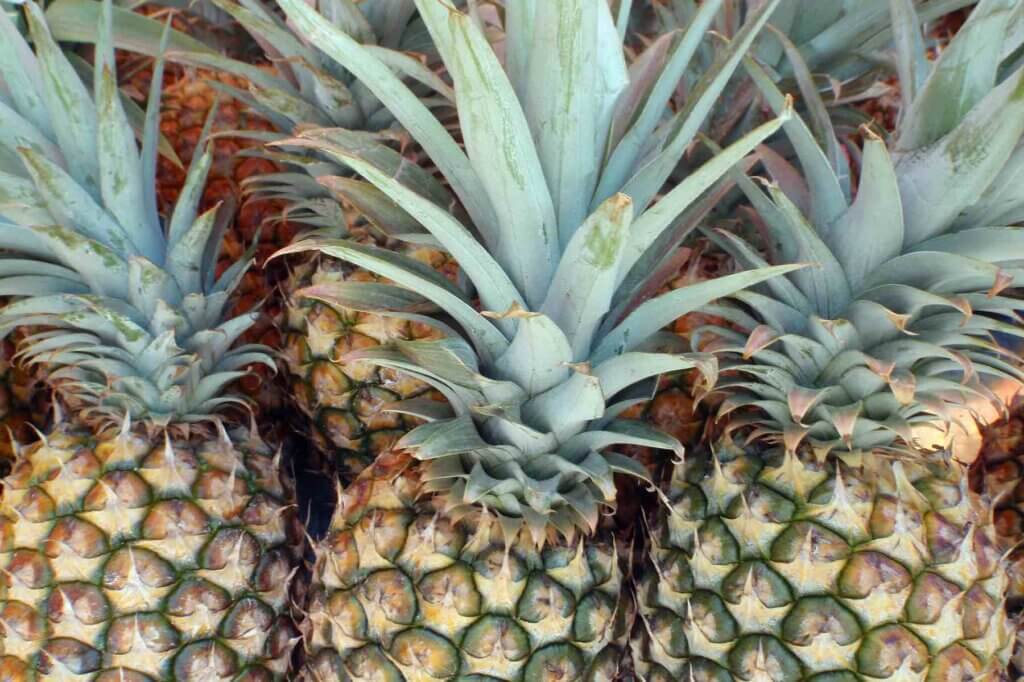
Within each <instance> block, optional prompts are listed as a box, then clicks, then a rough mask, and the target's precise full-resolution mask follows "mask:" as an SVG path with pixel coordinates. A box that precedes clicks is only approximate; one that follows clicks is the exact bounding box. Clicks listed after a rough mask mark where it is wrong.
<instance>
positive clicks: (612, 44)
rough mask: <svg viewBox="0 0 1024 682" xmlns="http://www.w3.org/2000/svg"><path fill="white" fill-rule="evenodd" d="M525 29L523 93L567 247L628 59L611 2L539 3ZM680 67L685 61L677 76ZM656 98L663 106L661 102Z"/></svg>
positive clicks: (583, 208) (594, 175)
mask: <svg viewBox="0 0 1024 682" xmlns="http://www.w3.org/2000/svg"><path fill="white" fill-rule="evenodd" d="M569 26H571V27H572V28H571V29H569V30H567V27H569ZM518 28H522V29H526V27H525V26H524V27H517V29H518ZM527 30H529V34H530V40H531V43H530V48H529V49H530V62H529V70H528V72H527V74H526V79H525V80H524V81H521V82H520V83H519V86H520V87H519V88H518V90H517V93H518V98H519V101H520V102H522V106H523V110H524V113H525V115H526V120H527V122H528V124H529V130H530V132H531V133H532V134H533V139H534V140H535V141H536V145H537V154H538V156H539V158H540V164H541V167H542V168H543V173H544V178H546V180H547V186H548V187H550V189H551V199H552V201H553V202H554V206H555V213H556V215H557V223H558V234H559V238H560V241H561V244H562V246H563V247H564V246H565V245H566V244H568V243H569V241H570V239H571V238H572V235H573V232H574V231H575V230H576V228H577V227H578V226H579V225H580V223H582V222H583V220H584V219H585V218H586V216H587V214H588V213H589V210H588V209H589V206H590V198H591V197H592V196H593V193H594V189H595V187H596V186H597V182H598V179H599V177H598V176H599V174H600V168H601V163H602V161H603V160H604V154H605V149H604V145H605V142H606V141H607V139H608V127H609V125H610V122H611V112H612V110H613V107H614V105H615V101H616V99H617V98H618V96H619V93H621V92H622V90H623V89H624V88H625V86H626V78H627V73H626V63H625V59H624V57H623V53H622V45H621V43H620V42H619V41H618V40H616V39H615V29H614V26H613V23H612V18H611V13H610V10H609V8H608V5H607V3H603V2H592V1H591V0H566V1H565V2H541V3H538V4H537V5H536V6H535V9H534V10H533V17H532V22H531V24H530V26H529V28H528V29H527ZM681 72H682V67H680V69H679V73H678V74H676V82H678V76H679V75H681ZM666 101H667V98H666ZM658 106H659V108H658V113H659V114H660V113H661V110H660V107H661V106H663V103H659V105H658Z"/></svg>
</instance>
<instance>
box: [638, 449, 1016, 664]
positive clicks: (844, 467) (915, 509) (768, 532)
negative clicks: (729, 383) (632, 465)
mask: <svg viewBox="0 0 1024 682" xmlns="http://www.w3.org/2000/svg"><path fill="white" fill-rule="evenodd" d="M730 449H731V450H732V452H729V451H728V450H726V449H725V448H723V451H724V452H720V453H717V454H716V455H714V456H709V457H708V458H704V459H700V458H697V457H693V458H692V460H691V461H690V462H689V463H687V464H686V465H682V466H680V467H679V468H677V470H676V472H675V476H674V479H673V482H672V485H671V488H670V490H669V492H668V495H669V499H670V501H671V506H672V513H663V514H662V516H661V519H660V521H659V523H658V524H657V527H656V529H655V531H654V534H653V538H652V544H653V547H652V549H651V560H652V562H653V566H654V570H649V571H648V572H647V574H646V575H645V576H644V577H643V578H642V580H641V581H640V584H639V588H638V592H639V599H640V604H641V606H640V608H641V613H642V617H643V622H644V627H643V628H642V632H643V634H642V636H640V637H638V638H637V640H636V641H635V642H634V656H635V660H636V663H637V669H638V672H640V673H641V674H642V675H643V676H645V679H647V680H648V681H649V682H669V681H670V680H684V679H685V680H693V681H694V682H709V681H712V680H714V681H716V682H717V681H718V680H723V681H725V680H734V679H739V680H758V681H759V682H784V681H785V682H796V681H800V680H808V681H809V680H813V681H814V682H826V681H827V682H845V681H846V680H850V681H851V682H853V681H854V680H861V679H870V680H876V679H878V680H890V681H893V682H895V681H896V680H901V681H903V680H922V681H928V682H940V681H942V682H945V681H947V680H973V681H982V680H984V681H987V682H996V681H997V680H1000V679H1003V678H1002V677H1001V676H1002V673H1003V670H1004V667H1005V665H1006V663H1007V660H1008V658H1009V656H1010V648H1011V646H1012V640H1013V627H1012V625H1011V623H1010V622H1009V620H1008V618H1007V615H1006V611H1005V593H1006V587H1007V583H1008V578H1007V573H1006V565H1005V562H1004V560H1003V550H1002V548H1001V547H1000V544H999V541H998V538H997V536H996V532H995V529H994V527H993V525H992V523H991V510H990V507H989V505H988V501H987V500H986V499H984V498H982V497H980V496H978V495H977V494H975V493H973V492H971V491H970V489H969V487H968V486H967V478H966V475H965V472H964V471H963V468H962V467H961V466H960V465H958V464H956V463H953V462H946V461H925V460H923V459H922V460H921V461H894V460H892V459H889V458H886V457H885V456H884V455H882V454H878V453H871V454H863V455H862V456H861V457H860V458H857V457H856V456H851V457H850V458H848V461H846V462H842V463H840V462H837V461H834V460H828V461H825V462H821V461H819V460H818V459H817V458H815V457H814V456H813V455H808V456H797V455H795V454H788V455H774V456H772V457H768V458H766V459H767V460H768V461H764V460H763V459H762V455H761V454H759V453H741V454H736V449H735V446H733V447H732V448H730Z"/></svg>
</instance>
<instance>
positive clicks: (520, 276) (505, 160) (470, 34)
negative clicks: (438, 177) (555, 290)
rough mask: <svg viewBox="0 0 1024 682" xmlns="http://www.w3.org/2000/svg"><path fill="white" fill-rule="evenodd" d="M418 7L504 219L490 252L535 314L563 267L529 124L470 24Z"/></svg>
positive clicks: (455, 14)
mask: <svg viewBox="0 0 1024 682" xmlns="http://www.w3.org/2000/svg"><path fill="white" fill-rule="evenodd" d="M416 6H417V7H418V8H419V10H420V15H421V16H422V17H423V20H424V21H425V22H426V24H427V27H428V28H429V29H430V33H431V35H432V36H433V37H434V41H435V42H436V43H437V46H438V50H439V52H440V53H441V55H442V57H443V58H444V61H445V66H446V67H447V68H448V71H449V73H450V74H451V75H452V79H453V80H454V82H455V96H456V102H457V104H458V109H459V111H460V113H461V118H460V129H461V131H462V135H463V138H464V144H465V147H466V153H467V154H468V155H469V158H470V161H471V163H472V164H473V167H474V168H475V169H476V172H477V174H478V176H479V177H480V180H481V181H482V183H483V186H484V188H485V190H486V192H487V196H488V197H489V198H490V202H491V205H492V206H493V207H494V211H495V213H496V215H497V217H498V224H499V232H498V234H497V235H496V237H497V239H496V240H494V241H491V242H490V245H491V251H493V252H494V255H495V258H496V259H497V260H498V261H499V262H500V263H502V265H503V267H504V269H505V271H506V272H507V273H508V276H509V277H510V278H511V279H512V281H513V282H515V284H516V288H517V289H518V290H519V291H520V292H521V293H522V295H523V297H524V298H525V299H526V301H527V302H528V303H529V304H530V306H531V307H533V306H537V305H539V304H540V302H541V301H542V300H543V299H544V295H545V294H546V292H547V289H548V286H549V284H550V282H551V277H552V275H553V274H554V271H555V268H556V266H557V264H558V252H559V248H558V245H559V235H558V224H557V219H556V215H555V208H554V204H553V203H552V199H551V194H550V192H549V190H548V185H547V182H546V181H545V178H544V172H543V169H542V167H541V162H540V158H539V157H538V151H537V149H536V147H534V144H533V141H532V138H531V136H530V128H529V125H528V122H527V119H526V116H525V115H524V114H523V110H522V109H521V108H520V104H519V101H518V100H517V99H516V95H515V92H514V91H513V90H512V86H511V84H510V83H509V81H508V77H507V76H506V75H505V71H504V70H503V69H502V66H501V63H500V62H499V61H498V58H497V56H496V55H495V54H494V51H493V50H492V49H491V46H490V44H489V43H488V42H487V38H486V36H485V35H484V34H483V32H482V31H481V30H480V29H479V28H478V27H477V26H476V25H475V24H473V22H472V21H471V20H470V18H469V17H468V16H467V15H465V14H462V13H461V12H459V11H457V10H456V9H455V8H454V7H452V6H450V5H449V4H447V3H446V2H444V1H439V0H417V3H416ZM396 113H397V112H396ZM418 139H419V141H420V142H421V143H425V140H423V139H422V138H418Z"/></svg>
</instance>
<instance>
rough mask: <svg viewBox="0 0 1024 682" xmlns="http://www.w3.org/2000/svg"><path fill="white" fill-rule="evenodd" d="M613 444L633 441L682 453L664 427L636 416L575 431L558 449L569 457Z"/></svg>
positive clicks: (598, 450) (638, 444)
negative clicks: (660, 429) (637, 418)
mask: <svg viewBox="0 0 1024 682" xmlns="http://www.w3.org/2000/svg"><path fill="white" fill-rule="evenodd" d="M612 445H636V446H639V447H647V448H659V449H661V450H672V451H673V452H675V453H676V455H677V456H680V457H681V456H682V454H683V446H682V444H681V443H680V442H679V441H678V440H676V439H675V438H673V437H672V436H670V435H668V434H667V433H665V432H663V431H659V430H658V429H656V428H654V427H652V426H650V425H649V424H647V423H646V422H642V421H638V420H636V419H615V420H612V421H610V422H609V423H608V424H606V425H605V426H604V427H603V428H602V429H601V430H599V431H595V430H590V431H583V432H581V433H578V434H576V435H575V436H573V437H572V438H570V439H569V440H568V441H566V442H565V444H564V445H562V447H561V448H560V449H559V452H561V453H562V454H564V455H565V456H566V457H569V458H572V457H573V456H576V455H581V454H583V453H585V452H591V451H597V452H600V451H601V450H604V448H607V447H609V446H612Z"/></svg>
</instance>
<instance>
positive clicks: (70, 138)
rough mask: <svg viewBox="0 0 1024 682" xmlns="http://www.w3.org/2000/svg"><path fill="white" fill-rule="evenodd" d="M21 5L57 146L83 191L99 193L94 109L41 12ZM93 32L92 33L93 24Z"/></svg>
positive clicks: (36, 7)
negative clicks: (33, 45)
mask: <svg viewBox="0 0 1024 682" xmlns="http://www.w3.org/2000/svg"><path fill="white" fill-rule="evenodd" d="M24 6H25V8H26V9H27V10H28V11H27V14H26V16H27V17H28V22H29V30H30V32H31V34H32V40H33V42H34V43H35V45H36V55H37V58H38V59H39V66H40V67H41V70H42V82H43V91H44V93H45V98H46V106H47V109H48V110H49V112H50V120H51V123H52V124H53V132H54V135H55V136H56V138H57V143H58V144H59V145H60V149H61V152H62V154H63V156H64V159H65V160H66V161H67V169H68V171H69V172H70V174H71V176H72V177H74V178H76V179H77V180H78V182H79V184H81V185H82V186H83V187H84V188H85V190H86V191H89V192H96V193H97V194H98V189H99V174H100V172H99V163H98V156H97V147H96V130H97V123H96V106H95V105H94V104H93V101H92V98H91V97H90V96H89V92H88V90H86V88H85V85H84V84H83V83H82V81H81V80H80V79H79V78H78V75H77V74H76V73H75V69H74V67H73V66H71V64H70V63H69V62H68V60H67V58H65V57H64V54H63V53H62V52H61V50H60V47H59V46H58V45H57V43H56V42H54V40H53V37H52V36H51V35H50V30H49V29H48V28H47V26H46V20H45V19H44V18H43V13H42V10H41V9H39V7H38V6H37V5H36V4H35V3H34V2H29V3H26V4H25V5H24ZM92 29H93V31H95V29H96V24H93V27H92Z"/></svg>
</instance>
